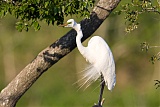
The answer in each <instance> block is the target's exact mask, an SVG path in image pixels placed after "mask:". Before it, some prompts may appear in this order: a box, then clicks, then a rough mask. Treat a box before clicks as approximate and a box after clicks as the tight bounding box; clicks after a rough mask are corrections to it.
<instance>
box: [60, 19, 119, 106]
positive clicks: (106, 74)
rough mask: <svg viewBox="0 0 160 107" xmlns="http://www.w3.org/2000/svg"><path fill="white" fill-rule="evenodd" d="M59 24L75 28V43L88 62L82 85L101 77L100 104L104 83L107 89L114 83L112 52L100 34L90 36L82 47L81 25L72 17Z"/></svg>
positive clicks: (111, 87)
mask: <svg viewBox="0 0 160 107" xmlns="http://www.w3.org/2000/svg"><path fill="white" fill-rule="evenodd" d="M61 26H64V27H71V28H73V29H75V30H76V32H77V36H76V44H77V47H78V50H79V51H80V53H81V54H82V55H83V57H84V58H85V59H86V60H87V61H88V62H89V63H90V66H89V67H88V68H87V69H85V70H84V71H85V72H84V76H83V78H82V79H84V80H85V81H84V83H83V84H82V85H84V84H87V87H88V86H89V85H90V84H91V83H93V82H94V81H96V80H97V79H98V78H99V77H101V80H102V81H101V82H102V83H101V86H102V87H101V92H100V99H99V106H100V103H101V100H102V94H103V89H104V85H106V86H107V87H108V90H112V89H113V88H114V86H115V84H116V74H115V63H114V58H113V55H112V52H111V50H110V48H109V46H108V45H107V43H106V42H105V41H104V39H103V38H101V37H100V36H94V37H92V38H91V39H90V40H89V42H88V46H87V47H84V46H83V45H82V43H81V38H82V37H83V33H82V30H81V25H80V24H77V23H76V22H75V21H74V19H69V20H68V21H67V23H66V24H64V25H61Z"/></svg>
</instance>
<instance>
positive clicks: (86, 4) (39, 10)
mask: <svg viewBox="0 0 160 107" xmlns="http://www.w3.org/2000/svg"><path fill="white" fill-rule="evenodd" d="M94 2H95V1H94V0H1V1H0V17H4V16H6V15H7V14H8V13H9V14H11V15H13V16H14V17H15V18H16V19H18V21H17V23H16V28H17V30H19V31H22V30H26V31H28V30H29V28H30V27H34V29H35V30H39V29H40V24H39V21H45V22H47V24H48V25H49V24H52V25H54V23H55V22H56V24H62V23H63V21H64V17H66V16H68V15H78V14H79V15H80V16H83V17H84V16H85V17H88V16H89V14H90V11H89V9H90V8H92V7H93V4H94Z"/></svg>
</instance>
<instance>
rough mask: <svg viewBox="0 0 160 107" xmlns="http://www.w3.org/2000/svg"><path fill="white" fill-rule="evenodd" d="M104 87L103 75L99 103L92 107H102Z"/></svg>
mask: <svg viewBox="0 0 160 107" xmlns="http://www.w3.org/2000/svg"><path fill="white" fill-rule="evenodd" d="M104 86H105V81H104V78H103V75H102V74H101V90H100V95H99V101H98V104H97V105H94V106H92V107H102V103H103V101H102V96H103V90H104Z"/></svg>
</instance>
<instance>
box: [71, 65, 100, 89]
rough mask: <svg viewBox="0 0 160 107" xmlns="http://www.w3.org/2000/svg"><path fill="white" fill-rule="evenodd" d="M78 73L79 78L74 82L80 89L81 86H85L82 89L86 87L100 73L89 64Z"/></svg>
mask: <svg viewBox="0 0 160 107" xmlns="http://www.w3.org/2000/svg"><path fill="white" fill-rule="evenodd" d="M80 74H81V76H80V79H79V80H78V81H77V82H75V83H74V84H77V83H78V85H79V89H81V88H82V87H85V88H84V89H86V88H87V87H89V86H90V85H91V84H92V83H93V82H95V81H96V80H97V79H98V78H99V77H100V73H99V72H98V71H97V70H96V68H95V67H94V66H93V65H89V66H88V67H86V68H85V69H84V70H83V71H81V72H80Z"/></svg>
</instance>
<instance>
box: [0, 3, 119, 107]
mask: <svg viewBox="0 0 160 107" xmlns="http://www.w3.org/2000/svg"><path fill="white" fill-rule="evenodd" d="M119 2H120V0H99V1H98V3H97V5H96V6H95V7H94V9H93V11H92V13H91V15H90V19H84V20H82V21H81V22H80V23H81V26H82V31H83V34H84V37H83V38H82V41H84V40H85V39H87V38H88V37H89V36H91V35H92V34H93V33H94V32H95V31H96V29H98V27H99V26H100V25H101V24H102V23H103V21H104V20H105V19H106V18H107V17H108V16H109V14H110V13H111V12H112V11H113V9H115V8H116V7H117V5H118V3H119ZM75 38H76V32H75V31H74V30H71V31H69V32H68V33H67V34H65V35H64V36H63V37H61V38H60V39H59V40H57V41H55V42H54V43H53V44H51V45H50V46H48V47H47V48H46V49H44V50H43V51H41V52H40V53H39V54H38V55H37V57H36V58H35V59H33V61H31V62H30V63H29V64H28V65H27V66H26V67H25V68H24V69H23V70H22V71H21V72H20V73H19V74H18V75H17V76H16V77H15V78H14V79H13V80H12V81H11V82H10V83H9V84H8V85H7V86H6V87H5V88H4V89H3V90H2V91H1V93H0V107H14V106H15V105H16V103H17V101H18V100H19V99H20V98H21V96H22V95H23V94H24V93H25V92H26V91H27V90H28V89H29V88H30V87H31V86H32V85H33V83H34V82H35V81H36V80H37V79H38V78H39V77H40V76H41V75H42V74H43V73H44V72H45V71H47V69H49V68H50V67H51V66H52V65H54V64H55V63H56V62H57V61H59V60H60V59H61V58H62V57H64V56H65V55H67V54H68V53H70V52H71V51H72V50H73V49H74V48H75V47H76V42H75V41H76V40H75Z"/></svg>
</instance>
